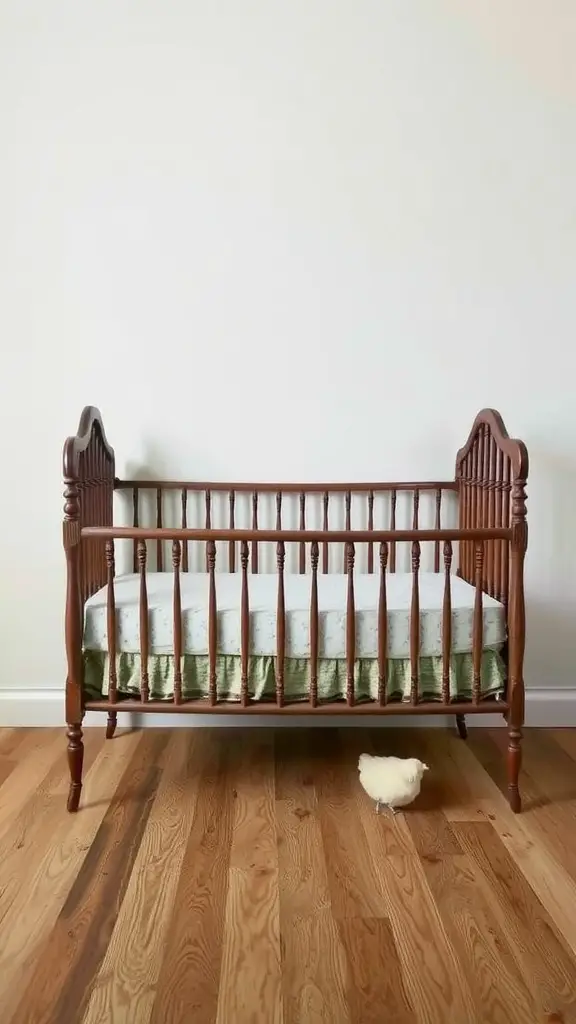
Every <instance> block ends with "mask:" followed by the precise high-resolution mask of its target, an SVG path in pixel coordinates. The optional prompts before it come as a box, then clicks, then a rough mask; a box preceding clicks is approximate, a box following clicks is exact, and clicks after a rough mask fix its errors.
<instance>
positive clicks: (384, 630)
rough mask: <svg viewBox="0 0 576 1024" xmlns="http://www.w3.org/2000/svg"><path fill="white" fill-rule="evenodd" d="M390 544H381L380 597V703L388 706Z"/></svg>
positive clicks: (382, 705)
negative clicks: (388, 570) (388, 579)
mask: <svg viewBox="0 0 576 1024" xmlns="http://www.w3.org/2000/svg"><path fill="white" fill-rule="evenodd" d="M387 562H388V544H387V543H386V541H382V542H381V544H380V595H379V598H378V703H379V705H380V707H384V705H385V704H386V699H387V697H386V683H387V679H388V663H387V653H388V600H387V595H386V565H387Z"/></svg>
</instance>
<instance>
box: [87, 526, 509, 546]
mask: <svg viewBox="0 0 576 1024" xmlns="http://www.w3.org/2000/svg"><path fill="white" fill-rule="evenodd" d="M81 536H82V537H84V538H86V539H89V538H98V539H100V540H165V541H170V540H171V541H212V540H213V541H262V542H268V541H272V542H273V541H287V542H291V541H297V542H298V543H302V544H307V543H314V542H317V543H330V542H332V543H336V544H338V543H340V544H350V543H351V544H356V543H358V544H363V543H364V544H365V543H370V544H378V543H385V542H391V541H420V542H423V543H425V542H426V541H488V540H508V541H510V540H512V529H511V528H509V529H506V528H502V527H486V528H477V529H470V530H467V529H464V530H460V529H453V530H452V529H447V530H259V529H252V530H227V529H221V530H219V529H201V528H198V529H193V530H190V529H181V528H176V527H175V528H171V527H154V526H146V527H144V526H84V527H83V528H82V530H81Z"/></svg>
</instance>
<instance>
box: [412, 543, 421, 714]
mask: <svg viewBox="0 0 576 1024" xmlns="http://www.w3.org/2000/svg"><path fill="white" fill-rule="evenodd" d="M419 572H420V542H419V541H417V540H415V541H412V603H411V606H410V679H411V687H410V701H411V703H412V704H417V703H418V699H419V695H418V689H419V681H420V581H419Z"/></svg>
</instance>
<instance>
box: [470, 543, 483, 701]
mask: <svg viewBox="0 0 576 1024" xmlns="http://www.w3.org/2000/svg"><path fill="white" fill-rule="evenodd" d="M483 571H484V545H483V543H482V541H477V542H476V552H475V583H476V594H475V597H474V622H473V626H472V664H473V668H472V673H473V677H472V701H473V703H474V704H478V703H479V702H480V684H481V676H482V639H483V622H482V618H483V616H482V578H483Z"/></svg>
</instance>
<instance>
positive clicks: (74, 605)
mask: <svg viewBox="0 0 576 1024" xmlns="http://www.w3.org/2000/svg"><path fill="white" fill-rule="evenodd" d="M64 496H65V499H66V502H65V505H64V524H63V541H64V550H65V553H66V619H65V634H66V659H67V663H68V675H67V678H66V723H67V729H66V736H67V738H68V767H69V769H70V789H69V791H68V804H67V806H68V810H69V811H77V810H78V804H79V802H80V791H81V789H82V765H83V761H84V744H83V742H82V720H83V718H84V700H83V693H82V677H83V673H82V597H81V592H80V503H79V490H78V486H77V483H76V481H75V480H72V479H68V480H66V490H65V492H64Z"/></svg>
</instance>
